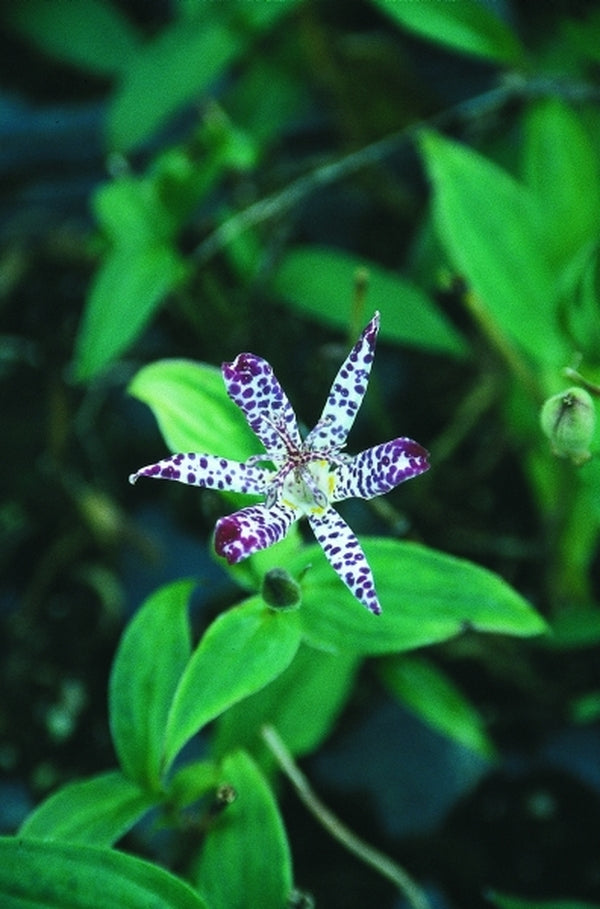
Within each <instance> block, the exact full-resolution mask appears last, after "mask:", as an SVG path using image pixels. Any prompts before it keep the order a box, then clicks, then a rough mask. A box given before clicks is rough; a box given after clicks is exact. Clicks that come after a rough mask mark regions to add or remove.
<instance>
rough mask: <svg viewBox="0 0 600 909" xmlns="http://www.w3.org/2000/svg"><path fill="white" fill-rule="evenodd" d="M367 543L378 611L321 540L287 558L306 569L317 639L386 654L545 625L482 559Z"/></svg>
mask: <svg viewBox="0 0 600 909" xmlns="http://www.w3.org/2000/svg"><path fill="white" fill-rule="evenodd" d="M361 544H362V545H363V548H364V551H365V554H366V556H367V559H368V561H369V564H370V565H371V568H372V570H373V574H374V576H375V584H376V586H377V591H378V594H379V599H380V601H381V605H382V609H383V614H382V615H380V616H373V615H371V614H370V613H368V612H367V611H366V610H365V609H364V607H362V606H361V605H360V604H359V603H358V602H357V601H356V600H355V599H354V598H353V597H352V595H351V594H350V593H349V592H348V590H346V588H345V587H344V585H343V584H342V582H341V581H340V579H339V578H338V577H337V575H336V574H335V572H334V571H332V569H331V566H330V565H329V563H328V562H327V561H326V559H325V557H324V556H323V554H322V552H321V550H320V548H319V547H318V546H307V547H306V548H305V549H304V550H303V551H302V553H301V555H299V556H298V557H296V558H295V559H293V560H292V561H291V562H290V564H289V565H288V566H287V568H288V571H289V572H290V573H291V574H292V575H294V576H295V577H299V576H300V575H301V573H302V572H303V571H306V573H305V574H304V576H303V578H302V606H301V608H300V610H299V615H300V617H301V621H302V630H303V633H304V636H305V638H306V640H307V641H308V643H311V644H313V645H314V646H315V647H322V648H324V649H326V650H329V651H331V652H334V653H337V652H338V651H351V652H353V653H355V654H363V655H367V654H384V653H394V652H398V651H401V650H411V649H414V648H416V647H423V646H426V645H428V644H434V643H437V642H439V641H445V640H447V639H449V638H452V637H455V636H456V635H458V634H461V632H463V631H464V630H465V629H473V630H475V631H482V632H483V631H487V632H496V633H499V634H514V635H519V636H529V635H536V634H541V633H542V632H544V631H545V629H546V625H545V622H544V621H543V619H542V618H541V617H540V616H539V615H538V614H537V613H536V612H535V611H534V610H533V608H532V607H531V606H530V605H529V603H527V601H526V600H525V599H524V598H523V597H522V596H521V595H520V594H518V593H517V591H516V590H514V589H513V588H512V587H510V585H509V584H507V583H506V582H505V581H503V580H502V578H500V577H499V576H498V575H496V574H494V573H493V572H491V571H488V570H487V569H485V568H481V567H480V566H479V565H475V564H474V563H472V562H468V561H466V560H465V559H458V558H455V557H454V556H449V555H446V554H444V553H441V552H437V551H436V550H434V549H428V548H427V547H425V546H421V545H418V544H415V543H406V542H399V541H397V540H392V539H379V538H377V537H370V538H369V537H367V538H362V539H361ZM308 565H310V566H311V567H310V568H309V569H308V570H306V569H307V566H308Z"/></svg>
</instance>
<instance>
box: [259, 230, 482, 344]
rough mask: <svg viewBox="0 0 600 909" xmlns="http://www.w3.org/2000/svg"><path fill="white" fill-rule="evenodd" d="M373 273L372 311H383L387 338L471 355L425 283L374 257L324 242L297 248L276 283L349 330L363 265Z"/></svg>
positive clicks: (306, 309) (312, 311)
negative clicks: (371, 259)
mask: <svg viewBox="0 0 600 909" xmlns="http://www.w3.org/2000/svg"><path fill="white" fill-rule="evenodd" d="M361 268H362V269H366V270H367V273H368V276H369V283H368V301H369V311H370V312H371V311H372V310H374V309H378V310H379V311H380V312H381V338H383V339H387V340H390V341H396V342H397V343H399V344H406V345H407V346H411V347H418V348H420V349H422V350H429V351H435V352H438V353H445V354H450V355H452V356H456V357H461V356H465V354H466V353H467V351H468V348H467V345H466V343H465V341H464V340H463V338H462V337H461V336H460V334H459V333H458V332H457V331H456V329H455V328H453V326H452V325H451V324H450V323H449V322H448V321H446V319H445V318H444V316H443V315H442V314H441V313H440V312H439V311H438V310H437V309H436V308H435V306H434V305H433V303H432V301H431V300H430V298H429V297H428V296H427V294H425V293H424V292H423V291H422V290H421V289H420V288H419V287H417V286H416V285H415V284H412V283H411V282H410V281H407V280H406V279H405V278H402V277H400V275H396V274H394V273H392V272H390V271H386V270H385V269H383V268H381V267H380V266H378V265H375V264H374V263H372V262H367V261H365V260H364V259H359V258H357V257H354V256H351V255H349V254H348V253H342V252H339V251H337V250H335V249H326V248H322V247H318V246H307V247H301V248H297V249H295V250H292V251H291V252H289V253H288V254H287V255H286V256H285V258H284V259H283V261H282V262H281V263H280V265H279V267H278V269H277V273H276V276H275V288H276V290H277V291H278V292H279V293H280V294H282V295H283V296H284V297H285V298H286V299H287V300H289V301H290V303H291V304H292V305H293V306H295V307H297V308H298V309H300V310H301V311H302V312H303V313H307V314H308V315H310V316H313V317H314V318H316V319H318V320H319V321H322V322H325V323H328V324H331V325H335V326H336V327H337V328H342V329H345V330H347V328H348V315H349V312H350V300H351V299H352V293H353V287H354V282H355V276H356V273H357V271H358V270H359V269H361Z"/></svg>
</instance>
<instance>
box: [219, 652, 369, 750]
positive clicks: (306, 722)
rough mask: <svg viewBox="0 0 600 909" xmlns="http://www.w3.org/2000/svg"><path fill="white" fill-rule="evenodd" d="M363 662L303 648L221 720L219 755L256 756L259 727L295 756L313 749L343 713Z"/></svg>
mask: <svg viewBox="0 0 600 909" xmlns="http://www.w3.org/2000/svg"><path fill="white" fill-rule="evenodd" d="M359 664H360V660H359V659H358V658H357V657H356V655H355V654H353V653H345V652H341V653H337V654H331V653H326V652H324V651H322V650H315V649H314V648H312V647H306V646H302V647H300V649H299V650H298V653H297V654H296V656H295V657H294V659H293V661H292V663H291V664H290V665H289V666H288V668H287V669H286V670H285V672H282V673H281V675H280V676H278V677H277V678H276V679H275V680H274V681H272V682H271V683H270V684H269V685H267V686H266V687H265V688H263V689H262V690H261V691H259V692H257V694H254V695H252V697H249V698H246V699H245V700H244V701H242V702H241V703H239V704H236V705H234V706H233V707H231V708H230V709H229V710H228V711H227V712H226V713H224V714H223V716H222V717H220V719H219V722H218V724H217V730H216V735H215V737H214V739H213V748H214V749H215V751H216V753H217V754H218V755H222V754H225V753H226V752H227V751H231V750H233V749H234V748H240V747H243V748H245V749H246V750H248V751H250V752H252V753H253V754H256V753H257V751H258V750H260V751H262V748H263V745H262V739H261V738H260V729H261V727H262V726H263V725H264V724H268V725H271V726H274V727H275V728H276V729H277V731H278V732H279V734H280V735H281V737H282V738H283V739H284V740H285V743H286V746H287V747H288V748H289V750H290V751H291V752H292V753H293V754H295V755H302V754H307V753H308V752H310V751H312V750H314V749H315V748H316V747H317V746H318V745H319V744H320V743H321V742H322V741H323V739H324V738H325V736H326V735H327V733H328V732H329V730H330V729H331V726H332V724H333V723H334V721H335V719H336V718H337V716H338V715H339V713H340V711H341V710H342V708H343V706H344V702H345V700H346V698H347V697H348V695H349V694H350V691H351V690H352V684H353V682H354V679H355V678H356V672H357V670H358V666H359ZM299 717H301V718H302V722H299Z"/></svg>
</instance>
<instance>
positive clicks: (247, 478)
mask: <svg viewBox="0 0 600 909" xmlns="http://www.w3.org/2000/svg"><path fill="white" fill-rule="evenodd" d="M139 477H151V478H154V479H157V480H177V481H178V482H179V483H187V484H188V485H190V486H205V487H208V488H210V489H223V490H227V491H229V492H244V493H250V494H260V493H263V492H265V490H266V487H267V485H268V483H269V482H270V480H271V479H272V477H273V472H272V471H270V470H268V469H267V468H265V467H253V466H247V465H246V464H242V463H240V462H239V461H229V460H228V459H227V458H218V457H216V456H215V455H208V454H195V453H194V452H190V453H189V454H175V455H171V456H170V457H169V458H164V459H163V460H162V461H158V463H156V464H148V465H147V466H146V467H140V469H139V470H136V472H135V473H132V474H131V476H130V477H129V482H130V483H135V481H136V480H137V479H139Z"/></svg>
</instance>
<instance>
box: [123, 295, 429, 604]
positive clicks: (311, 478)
mask: <svg viewBox="0 0 600 909" xmlns="http://www.w3.org/2000/svg"><path fill="white" fill-rule="evenodd" d="M378 330H379V313H375V315H374V317H373V318H372V319H371V321H370V322H369V324H368V325H367V327H366V328H365V330H364V331H363V333H362V335H361V336H360V338H359V339H358V341H357V343H356V344H355V346H354V347H353V348H352V350H351V351H350V353H349V355H348V357H347V358H346V360H345V361H344V363H343V364H342V366H341V368H340V370H339V372H338V374H337V376H336V377H335V379H334V381H333V385H332V386H331V391H330V392H329V396H328V398H327V401H326V403H325V407H324V408H323V413H322V414H321V417H320V419H319V422H318V423H317V425H316V426H315V427H314V429H312V430H311V431H310V432H309V433H308V435H307V436H306V438H305V439H304V440H302V438H301V436H300V431H299V429H298V424H297V421H296V415H295V413H294V410H293V408H292V405H291V404H290V402H289V400H288V398H287V396H286V394H285V392H284V391H283V389H282V388H281V386H280V384H279V382H278V381H277V379H276V377H275V375H274V373H273V370H272V368H271V366H270V365H269V363H267V361H266V360H263V359H261V358H260V357H257V356H255V355H254V354H251V353H241V354H239V355H238V356H237V357H236V358H235V360H234V361H233V363H223V366H222V372H223V379H224V381H225V387H226V389H227V393H228V395H229V397H230V398H231V400H232V401H233V402H234V404H237V406H238V407H239V408H240V409H241V410H242V412H243V413H244V416H245V417H246V420H247V422H248V425H249V426H250V428H251V429H252V430H253V432H254V433H255V434H256V435H257V436H258V438H259V439H260V441H261V442H262V444H263V446H264V448H265V449H266V453H265V454H257V455H253V456H252V457H250V458H249V459H248V460H247V461H245V462H244V463H240V462H238V461H231V460H227V459H226V458H219V457H216V456H214V455H209V454H194V453H190V454H175V455H172V456H171V457H169V458H165V459H164V460H162V461H159V462H158V463H157V464H150V465H148V466H147V467H141V468H140V469H139V470H138V471H136V473H134V474H132V475H131V476H130V477H129V480H130V482H131V483H135V481H136V480H137V479H138V477H141V476H144V477H155V478H157V479H159V480H160V479H163V480H177V481H178V482H180V483H188V484H190V485H192V486H203V487H209V488H212V489H221V490H228V491H231V492H242V493H248V494H259V495H264V496H265V502H264V504H257V505H250V506H249V507H247V508H242V509H241V511H237V512H235V514H232V515H228V516H227V517H223V518H221V519H220V520H219V521H218V522H217V525H216V528H215V549H216V551H217V553H218V554H219V555H221V556H224V557H225V558H226V559H227V561H228V562H229V564H235V563H236V562H240V561H241V560H242V559H245V558H247V557H248V556H250V555H252V554H253V553H255V552H258V551H259V550H261V549H266V548H267V547H268V546H272V545H273V544H274V543H277V542H278V541H279V540H281V539H283V537H285V535H286V534H287V532H288V530H289V529H290V527H291V525H292V524H293V522H294V521H296V520H298V518H300V517H302V516H303V515H305V516H306V517H307V518H308V522H309V524H310V526H311V528H312V531H313V533H314V535H315V536H316V538H317V540H318V542H319V543H320V544H321V546H322V548H323V551H324V552H325V555H326V557H327V559H328V560H329V562H330V563H331V565H332V567H333V569H334V570H335V571H336V572H337V573H338V575H339V576H340V578H341V580H342V581H343V582H344V584H346V586H347V587H348V588H349V590H350V591H351V593H352V594H353V595H354V596H355V597H356V599H358V600H359V601H360V602H361V603H362V604H363V605H364V606H366V607H367V609H369V610H370V611H371V612H372V613H375V614H376V615H377V614H379V613H380V612H381V606H380V605H379V600H378V598H377V594H376V592H375V583H374V580H373V575H372V572H371V569H370V567H369V564H368V562H367V560H366V557H365V554H364V552H363V551H362V549H361V546H360V544H359V542H358V540H357V539H356V537H355V536H354V534H353V533H352V531H351V530H350V528H349V527H348V525H347V524H346V522H345V521H344V520H343V519H342V518H341V517H340V515H339V514H338V513H337V511H335V509H334V508H332V504H333V503H334V502H340V501H342V500H343V499H348V498H361V499H370V498H373V497H374V496H378V495H382V494H383V493H386V492H389V491H390V490H391V489H393V488H394V487H395V486H397V485H398V484H399V483H402V482H404V480H409V479H410V478H411V477H415V476H417V475H418V474H420V473H423V472H424V471H425V470H427V469H428V467H429V464H428V461H427V458H428V452H427V451H425V449H424V448H422V447H421V446H420V445H418V444H417V442H413V441H412V439H406V438H398V439H394V440H393V441H392V442H385V443H383V444H382V445H376V446H374V447H373V448H367V449H366V450H365V451H363V452H361V453H360V454H358V455H356V456H354V457H351V456H350V455H348V454H345V453H344V452H343V451H342V449H343V448H344V447H345V444H346V437H347V435H348V432H349V431H350V428H351V426H352V424H353V422H354V418H355V417H356V414H357V412H358V408H359V407H360V404H361V402H362V399H363V397H364V395H365V392H366V390H367V383H368V380H369V373H370V371H371V364H372V361H373V354H374V350H375V341H376V339H377V332H378Z"/></svg>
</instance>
